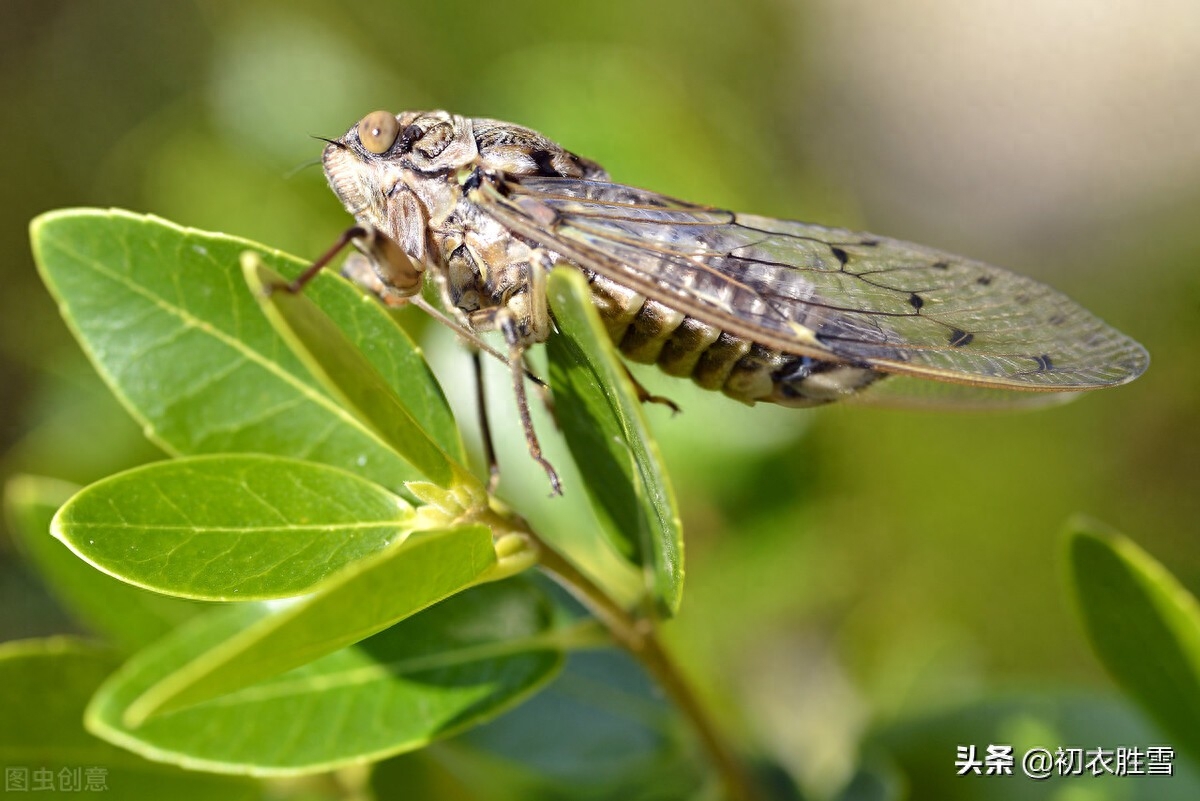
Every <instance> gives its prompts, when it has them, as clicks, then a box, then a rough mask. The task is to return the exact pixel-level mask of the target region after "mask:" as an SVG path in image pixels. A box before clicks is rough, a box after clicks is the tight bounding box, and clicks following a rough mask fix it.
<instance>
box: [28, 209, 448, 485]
mask: <svg viewBox="0 0 1200 801" xmlns="http://www.w3.org/2000/svg"><path fill="white" fill-rule="evenodd" d="M30 234H31V237H32V240H33V249H34V255H35V258H36V260H37V262H38V268H39V270H40V271H41V275H42V278H43V280H44V281H45V282H46V285H47V286H48V287H49V288H50V291H51V293H52V294H53V295H54V296H55V298H56V299H57V301H58V303H59V305H60V307H61V310H62V313H63V317H64V319H65V320H66V322H67V324H68V326H69V327H70V328H71V330H72V332H73V333H74V334H75V336H76V338H77V339H78V340H79V341H80V343H81V344H82V345H83V348H84V350H85V351H86V352H87V354H88V357H89V358H90V359H91V360H92V363H93V364H94V365H95V367H96V369H97V370H98V371H99V372H100V374H101V376H102V377H103V378H104V380H105V381H106V382H107V383H108V385H109V387H110V388H111V389H112V390H113V392H114V393H115V394H116V395H117V396H118V397H119V398H120V399H121V401H122V403H124V404H125V406H126V407H127V408H128V409H129V411H130V413H131V414H133V415H134V417H136V418H137V419H138V420H139V421H140V422H141V423H142V425H143V427H144V429H145V431H146V435H147V436H148V437H150V438H151V439H152V440H153V441H155V442H156V443H158V444H159V445H160V446H161V447H163V448H164V449H165V450H166V451H167V452H168V453H171V454H172V455H192V454H203V453H216V452H258V453H276V454H279V455H283V456H293V457H297V458H304V459H308V460H311V461H319V462H324V463H326V464H331V465H334V466H336V467H342V468H344V469H347V470H350V471H352V472H356V473H359V474H360V475H363V476H365V477H367V478H370V479H372V480H373V481H376V482H378V483H381V484H383V485H384V486H388V487H392V488H398V487H400V486H401V485H402V483H403V482H404V481H406V480H409V479H416V478H420V477H421V476H420V474H419V473H418V472H417V471H416V470H414V469H413V468H412V467H411V466H410V465H408V464H407V463H406V462H405V461H404V460H403V459H401V458H400V457H399V456H398V455H397V454H395V453H394V452H393V451H392V450H391V449H390V448H389V447H388V446H387V444H386V443H384V442H382V441H380V439H379V437H378V435H376V434H375V433H374V432H372V431H370V430H369V429H368V428H366V427H365V426H364V425H363V424H362V423H360V422H359V421H358V420H355V419H354V418H353V416H352V415H350V414H349V413H348V412H347V411H345V410H344V409H341V408H340V407H338V405H337V404H336V403H335V402H333V400H331V399H330V398H329V397H328V396H327V395H326V394H325V393H324V392H323V391H321V389H320V388H319V387H318V386H317V384H316V382H315V381H314V380H313V379H312V377H311V376H309V374H308V371H307V370H305V369H304V368H303V367H302V366H301V365H300V363H299V361H298V360H297V359H296V358H295V357H294V356H293V355H292V354H291V353H290V352H289V351H288V350H287V348H286V347H284V345H283V343H282V341H281V340H280V338H279V336H278V335H277V334H276V333H275V332H274V331H273V330H272V329H271V327H270V325H269V324H268V323H267V321H266V320H265V319H263V316H262V314H261V313H260V312H259V311H258V309H257V308H256V303H255V301H254V299H253V298H252V297H251V296H250V293H249V292H247V291H246V289H245V285H244V282H243V280H242V278H241V276H240V274H239V273H240V267H239V263H238V259H239V256H240V254H241V253H242V252H243V251H245V250H254V251H256V252H257V253H259V255H260V257H261V258H262V259H263V260H264V261H265V262H266V263H268V264H270V265H271V266H272V268H273V269H276V270H277V271H279V272H281V273H282V274H284V275H289V276H290V275H295V274H297V273H298V272H299V271H300V270H301V269H302V268H303V267H304V262H302V261H300V260H298V259H295V258H293V257H291V256H286V255H284V254H282V253H279V252H278V251H272V250H270V249H267V248H264V247H263V246H261V245H257V244H255V243H253V242H247V241H244V240H241V239H237V238H234V237H229V236H224V235H220V234H209V233H204V232H200V231H193V230H189V229H184V228H180V227H178V226H175V225H173V224H171V223H168V222H165V221H163V220H158V219H155V218H152V217H142V216H139V215H134V214H131V213H129V212H123V211H117V210H113V211H100V210H89V209H77V210H67V211H58V212H51V213H49V214H45V215H42V216H41V217H38V218H37V219H36V220H34V221H33V224H32V225H31V227H30ZM307 291H308V292H310V293H311V295H312V296H313V298H314V299H315V300H316V301H317V302H318V303H319V304H320V305H321V307H322V308H323V309H325V311H326V313H327V314H329V315H330V316H331V317H332V318H333V319H334V320H335V321H336V322H337V323H338V325H339V327H341V328H342V330H343V331H345V332H347V335H348V336H349V337H350V338H351V340H352V341H353V342H354V343H355V344H356V345H358V346H359V347H360V348H361V349H362V350H363V352H364V353H365V354H366V356H367V358H368V359H369V360H370V361H371V363H372V364H373V365H374V366H375V367H376V369H378V370H379V371H380V372H381V373H382V374H383V375H384V376H385V377H386V379H387V382H388V384H389V385H390V386H391V387H392V388H393V390H394V391H395V392H396V393H398V394H399V395H400V397H402V398H403V399H404V403H405V406H406V407H407V408H408V409H409V410H410V412H411V413H412V415H413V417H414V418H416V419H417V420H418V421H420V422H421V426H422V428H424V429H425V430H426V431H428V432H429V433H430V434H431V435H432V436H433V437H434V438H435V439H436V440H437V441H438V442H439V443H440V444H441V445H442V447H443V448H444V449H445V450H446V451H447V452H448V453H450V454H451V455H452V456H455V457H456V458H457V457H459V456H461V448H462V446H461V443H460V442H459V439H458V433H457V429H456V428H455V425H454V420H453V417H452V416H451V414H450V411H449V408H448V407H447V405H446V402H445V398H444V397H443V396H442V393H441V390H440V388H439V387H438V386H437V383H436V382H435V381H434V379H433V377H432V374H431V373H430V372H429V369H428V367H427V366H426V365H425V364H424V362H423V361H422V359H421V357H420V353H419V351H418V350H417V349H416V347H415V346H414V345H413V344H412V342H411V341H410V340H409V339H408V338H407V336H405V335H404V333H403V332H402V331H401V330H400V329H399V328H398V327H397V326H396V324H395V323H394V321H392V319H391V318H390V317H389V315H388V313H387V311H386V310H385V309H383V308H382V307H381V306H380V304H378V303H375V302H373V301H370V300H368V299H366V298H364V296H363V293H362V292H361V291H359V290H358V289H356V288H355V287H354V286H352V285H351V284H349V283H348V282H346V281H344V280H342V279H340V278H338V277H336V276H333V275H321V276H318V277H317V279H316V280H315V281H313V283H312V285H311V286H310V287H309V289H308V290H307Z"/></svg>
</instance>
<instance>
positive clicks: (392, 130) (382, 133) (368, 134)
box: [358, 111, 400, 155]
mask: <svg viewBox="0 0 1200 801" xmlns="http://www.w3.org/2000/svg"><path fill="white" fill-rule="evenodd" d="M399 134H400V123H398V122H396V117H395V116H394V115H392V114H390V113H388V112H386V111H372V112H371V113H370V114H368V115H367V116H365V117H363V118H362V119H361V120H359V123H358V141H360V142H362V146H363V147H364V148H366V150H367V151H368V152H370V153H375V154H376V155H378V154H380V153H386V152H387V151H388V150H390V149H391V147H392V145H393V144H395V143H396V137H397V136H399Z"/></svg>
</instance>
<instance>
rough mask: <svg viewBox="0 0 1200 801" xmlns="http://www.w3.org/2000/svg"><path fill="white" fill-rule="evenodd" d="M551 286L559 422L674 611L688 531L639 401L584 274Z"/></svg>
mask: <svg viewBox="0 0 1200 801" xmlns="http://www.w3.org/2000/svg"><path fill="white" fill-rule="evenodd" d="M548 292H549V296H550V308H551V309H552V310H553V312H554V319H555V321H556V322H557V324H558V327H559V329H560V331H561V335H559V336H552V337H550V340H549V342H548V343H547V348H548V352H549V356H550V386H551V387H552V388H553V390H554V399H555V410H556V415H557V418H558V422H559V425H560V426H561V427H562V430H563V434H564V436H565V437H566V440H567V445H568V446H569V447H570V448H571V453H572V454H573V455H574V456H575V461H576V463H577V464H578V466H579V471H580V472H581V473H582V474H583V476H584V478H585V481H586V486H587V491H588V495H589V497H590V498H591V501H592V506H593V508H594V509H595V511H596V514H597V516H598V517H599V518H600V521H601V523H602V524H603V527H604V529H605V530H606V531H607V533H608V535H609V537H610V538H611V539H612V541H613V544H614V545H615V546H616V548H617V549H618V550H619V551H621V552H622V553H623V554H624V555H625V556H626V557H627V558H629V559H631V560H632V561H633V562H635V563H636V564H638V565H640V566H642V567H644V568H645V569H646V571H647V574H648V575H647V586H648V589H649V590H650V592H651V593H652V595H653V597H654V599H655V601H656V602H657V603H658V606H659V608H660V611H661V612H663V613H664V614H667V615H673V614H675V612H676V611H678V609H679V602H680V599H681V597H682V593H683V532H682V528H681V525H680V522H679V511H678V509H677V508H676V505H675V496H674V493H673V492H672V490H671V485H670V483H669V481H668V480H667V475H666V471H665V470H664V468H663V465H662V460H661V459H660V457H659V455H658V449H657V447H656V446H655V444H654V441H653V439H652V438H651V436H650V430H649V426H648V425H647V423H646V419H645V417H644V415H643V414H642V409H641V403H640V401H638V399H637V396H636V393H635V392H634V389H633V386H632V383H631V382H630V380H629V376H628V375H627V374H626V372H625V369H624V367H623V366H622V365H621V363H620V361H619V360H618V357H617V355H616V352H615V349H614V348H613V346H612V343H611V342H610V341H609V339H608V336H607V334H606V333H605V331H604V326H603V324H602V323H601V322H600V317H599V315H598V314H597V313H596V310H595V307H594V306H593V305H592V301H591V296H590V294H589V292H588V288H587V282H586V281H585V280H584V278H583V275H582V274H580V273H579V271H578V270H570V269H564V268H559V269H556V270H554V271H553V272H552V273H551V275H550V279H549V284H548Z"/></svg>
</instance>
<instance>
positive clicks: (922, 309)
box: [473, 177, 1149, 402]
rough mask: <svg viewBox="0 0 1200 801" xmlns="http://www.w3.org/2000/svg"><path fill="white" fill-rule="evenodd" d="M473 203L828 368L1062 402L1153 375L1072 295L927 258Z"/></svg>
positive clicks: (795, 227) (549, 195)
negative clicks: (1056, 396)
mask: <svg viewBox="0 0 1200 801" xmlns="http://www.w3.org/2000/svg"><path fill="white" fill-rule="evenodd" d="M473 198H474V199H475V200H476V202H478V203H479V204H480V205H481V206H482V207H483V209H484V211H486V212H487V213H488V214H491V215H492V216H494V217H496V218H497V219H499V220H500V221H501V222H503V223H504V224H506V225H508V226H509V227H510V228H512V229H514V230H516V231H517V232H518V233H520V234H521V235H523V236H525V237H527V238H529V239H531V240H533V241H535V242H537V243H538V244H539V245H541V246H543V247H545V248H548V249H550V250H553V251H556V252H558V253H559V254H561V255H562V256H564V257H565V258H567V259H569V260H571V261H572V262H574V263H576V264H577V265H579V266H580V267H583V268H585V269H588V270H592V271H594V272H597V273H599V274H601V275H604V276H606V277H608V278H610V279H612V280H614V281H617V282H619V283H621V284H623V285H625V286H627V287H629V288H631V289H634V290H636V291H638V292H640V293H641V294H643V295H645V296H647V297H650V298H654V299H656V300H659V301H661V302H662V303H665V304H668V305H670V306H672V307H674V308H676V309H678V310H680V311H682V312H684V313H686V314H688V315H691V316H693V317H696V318H698V319H700V320H703V321H704V322H707V323H709V324H711V325H716V326H718V327H720V328H722V329H724V330H726V331H728V332H730V333H732V334H735V335H737V336H741V337H744V338H747V339H750V340H753V341H755V342H758V343H760V344H762V345H765V346H768V347H774V348H778V349H780V350H784V351H789V352H794V353H798V354H801V355H807V356H811V357H813V358H816V359H822V360H828V361H835V362H845V363H851V364H857V365H862V366H869V367H872V368H874V369H877V370H880V371H883V372H888V373H899V374H906V375H912V376H918V377H922V378H932V379H937V380H940V381H948V382H955V383H960V384H970V385H974V386H977V387H981V388H990V389H1009V390H1014V389H1015V390H1057V391H1078V390H1084V389H1094V388H1098V387H1105V386H1112V385H1116V384H1122V383H1125V382H1127V381H1131V380H1133V379H1134V378H1136V377H1137V376H1138V375H1139V374H1141V373H1142V371H1143V370H1145V369H1146V366H1147V364H1148V362H1149V357H1148V355H1147V353H1146V351H1145V349H1144V348H1142V346H1141V345H1139V344H1138V343H1137V342H1135V341H1133V340H1132V339H1130V338H1129V337H1127V336H1125V335H1124V334H1122V333H1120V332H1119V331H1117V330H1115V329H1113V328H1112V327H1110V326H1108V325H1106V324H1105V323H1104V322H1103V321H1102V320H1100V319H1099V318H1097V317H1096V316H1095V315H1093V314H1091V313H1090V312H1088V311H1087V310H1086V309H1084V308H1083V307H1081V306H1079V305H1078V304H1076V303H1075V302H1074V301H1072V300H1070V299H1069V298H1067V297H1066V296H1065V295H1063V294H1062V293H1060V292H1057V291H1056V290H1054V289H1051V288H1050V287H1048V286H1046V285H1044V284H1041V283H1039V282H1037V281H1034V280H1032V279H1030V278H1026V277H1024V276H1021V275H1017V274H1016V273H1012V272H1009V271H1007V270H1002V269H1000V268H997V267H992V266H991V265H988V264H984V263H982V262H978V261H972V260H969V259H964V258H961V257H958V256H953V255H950V254H948V253H943V252H941V251H938V250H934V249H932V248H927V247H923V246H921V245H915V244H911V243H908V242H902V241H900V240H896V239H888V238H886V237H879V236H874V235H872V234H863V233H855V232H853V231H848V230H844V229H841V228H827V227H824V226H819V225H810V224H806V223H799V222H791V221H786V220H775V219H771V218H768V217H757V216H754V215H747V214H735V213H733V212H729V211H723V210H719V209H713V208H708V207H704V206H696V205H692V204H688V203H685V202H682V201H678V200H674V199H672V198H668V197H665V196H663V195H658V194H655V193H653V192H648V191H646V190H643V189H637V188H634V187H628V186H622V185H619V184H612V183H607V182H602V181H588V180H579V179H571V178H546V177H521V178H518V179H512V180H509V181H505V182H504V183H503V184H487V183H485V184H484V185H482V186H481V187H480V188H479V189H478V190H476V191H475V192H474V193H473ZM884 383H885V384H886V383H888V382H884ZM885 394H890V393H885ZM952 402H953V401H952Z"/></svg>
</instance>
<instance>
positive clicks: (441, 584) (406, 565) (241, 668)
mask: <svg viewBox="0 0 1200 801" xmlns="http://www.w3.org/2000/svg"><path fill="white" fill-rule="evenodd" d="M495 564H496V551H495V549H494V548H493V546H492V533H491V531H490V530H489V529H487V528H485V527H483V526H467V527H463V528H453V529H447V530H445V531H424V532H418V533H416V534H413V535H412V536H411V537H409V538H408V539H407V540H405V541H404V542H403V543H402V544H400V545H399V546H397V547H395V548H392V549H390V550H387V551H384V552H381V553H379V554H378V555H375V556H374V557H372V558H370V559H362V560H359V561H358V562H356V563H354V564H352V565H350V567H349V568H348V569H346V570H344V571H342V572H340V573H338V574H336V575H334V576H332V577H331V578H330V579H329V580H328V581H326V582H324V583H322V584H320V585H319V586H317V587H315V588H314V590H315V591H314V592H313V593H312V594H311V595H308V596H305V597H304V598H302V599H299V600H297V601H296V602H295V603H293V604H291V605H289V606H287V607H285V608H284V609H282V610H279V611H277V612H276V613H275V614H273V615H271V616H270V617H268V618H266V619H264V620H263V621H262V622H261V623H258V624H256V625H253V626H248V627H247V628H246V629H245V630H243V631H240V632H238V633H237V635H236V636H234V637H231V638H230V639H229V641H228V642H225V643H222V644H221V645H220V646H219V647H216V646H215V647H213V648H212V649H211V650H209V651H206V652H205V653H204V654H203V655H201V656H200V657H198V658H197V659H196V660H195V661H194V662H191V663H189V664H187V665H185V666H181V667H180V669H179V670H178V671H177V672H175V673H173V674H171V675H169V676H166V677H164V678H163V679H162V681H161V683H159V684H156V685H155V686H153V687H151V688H149V689H148V690H147V691H146V693H145V695H144V696H142V697H139V698H138V699H136V701H134V702H133V705H132V706H131V707H130V709H129V711H128V712H127V722H128V723H129V724H130V725H138V724H139V723H140V722H141V720H142V719H143V718H145V717H148V716H150V715H155V714H159V713H160V712H162V711H164V710H171V709H178V708H181V707H184V706H187V705H190V704H194V703H197V702H199V701H204V700H208V699H209V698H215V697H216V696H219V695H223V694H225V693H228V692H231V691H233V690H237V689H240V688H242V687H246V686H248V685H251V684H254V683H256V682H258V681H261V680H263V679H267V678H270V677H272V676H275V675H278V674H280V673H283V672H284V671H286V670H290V669H292V668H294V667H298V666H300V665H303V664H306V663H308V662H311V661H313V660H314V659H317V658H318V657H322V656H325V655H326V654H329V653H332V652H334V651H336V650H337V649H339V648H342V647H344V646H347V645H350V644H351V643H355V642H358V641H359V640H363V639H365V638H367V637H369V636H371V635H372V634H375V633H376V632H379V631H382V630H383V629H385V628H387V627H388V626H391V625H393V624H395V623H397V622H399V621H401V620H403V619H405V618H407V617H409V616H411V615H413V614H415V613H417V612H419V611H421V610H422V609H425V608H426V607H428V606H430V605H432V604H434V603H437V602H438V601H440V600H442V599H444V598H447V597H449V596H451V595H453V594H455V593H458V592H461V591H462V590H464V589H466V588H467V587H469V586H471V585H472V584H473V583H475V582H476V581H477V580H479V578H480V577H481V576H482V575H483V574H484V573H486V572H487V571H488V569H489V568H491V567H492V566H493V565H495Z"/></svg>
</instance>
